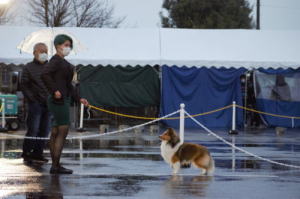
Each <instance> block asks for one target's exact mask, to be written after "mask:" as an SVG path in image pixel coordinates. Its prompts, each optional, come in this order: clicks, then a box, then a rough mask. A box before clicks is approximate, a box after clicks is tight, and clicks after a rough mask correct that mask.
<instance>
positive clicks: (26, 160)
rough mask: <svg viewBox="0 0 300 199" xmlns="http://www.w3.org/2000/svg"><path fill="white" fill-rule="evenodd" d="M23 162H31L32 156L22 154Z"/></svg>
mask: <svg viewBox="0 0 300 199" xmlns="http://www.w3.org/2000/svg"><path fill="white" fill-rule="evenodd" d="M23 162H24V163H26V164H31V163H32V158H31V157H29V156H25V155H23Z"/></svg>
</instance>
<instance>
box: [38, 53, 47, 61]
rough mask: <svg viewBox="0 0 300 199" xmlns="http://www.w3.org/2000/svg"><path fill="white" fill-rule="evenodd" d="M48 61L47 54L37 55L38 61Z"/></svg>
mask: <svg viewBox="0 0 300 199" xmlns="http://www.w3.org/2000/svg"><path fill="white" fill-rule="evenodd" d="M47 60H48V54H47V53H40V54H39V61H40V62H45V61H47Z"/></svg>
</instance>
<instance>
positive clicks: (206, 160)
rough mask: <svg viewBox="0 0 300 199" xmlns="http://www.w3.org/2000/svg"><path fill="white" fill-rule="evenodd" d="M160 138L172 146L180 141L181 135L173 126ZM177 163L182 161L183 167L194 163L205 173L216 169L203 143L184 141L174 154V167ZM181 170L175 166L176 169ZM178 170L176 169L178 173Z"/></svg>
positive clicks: (172, 163)
mask: <svg viewBox="0 0 300 199" xmlns="http://www.w3.org/2000/svg"><path fill="white" fill-rule="evenodd" d="M159 138H160V139H161V140H162V141H166V142H167V144H169V145H170V146H171V147H172V148H174V147H175V146H177V145H178V144H179V143H180V140H179V137H178V136H177V134H176V133H175V131H174V130H173V129H172V128H168V129H167V130H166V131H165V132H164V133H163V134H162V135H161V136H159ZM176 163H180V166H181V167H187V166H190V165H191V164H193V165H194V166H195V167H197V168H199V169H202V170H203V173H205V174H207V173H208V172H209V173H212V172H213V170H214V161H213V159H212V157H211V155H210V153H209V151H208V149H207V148H206V147H204V146H202V145H198V144H192V143H183V144H182V145H180V146H179V148H178V149H177V151H176V152H175V153H174V154H173V155H172V158H171V162H170V164H171V165H172V167H173V168H175V167H176V165H175V164H176ZM176 169H177V170H179V169H178V168H175V170H176ZM176 172H178V171H174V173H176Z"/></svg>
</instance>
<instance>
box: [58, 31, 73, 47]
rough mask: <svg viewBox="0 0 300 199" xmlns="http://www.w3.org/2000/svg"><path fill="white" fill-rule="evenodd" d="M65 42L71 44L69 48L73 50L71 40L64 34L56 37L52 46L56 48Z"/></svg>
mask: <svg viewBox="0 0 300 199" xmlns="http://www.w3.org/2000/svg"><path fill="white" fill-rule="evenodd" d="M66 41H70V42H71V48H73V40H72V38H71V37H70V36H68V35H65V34H60V35H56V37H55V39H54V46H55V47H56V46H57V45H61V44H63V43H65V42H66Z"/></svg>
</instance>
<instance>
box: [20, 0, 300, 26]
mask: <svg viewBox="0 0 300 199" xmlns="http://www.w3.org/2000/svg"><path fill="white" fill-rule="evenodd" d="M17 1H20V2H21V1H25V0H17ZM108 1H109V2H111V3H112V4H114V5H115V15H116V16H126V21H125V23H124V24H123V25H122V27H124V28H155V27H158V26H159V25H160V18H159V12H160V11H161V6H162V2H163V0H108ZM248 1H249V2H250V3H251V5H252V6H254V8H255V6H256V0H248ZM261 4H262V5H261V29H265V30H266V29H268V30H269V29H281V30H282V29H291V30H295V29H296V30H300V20H299V19H300V0H261ZM19 9H21V10H23V13H24V12H25V13H26V11H25V9H24V6H21V8H19ZM20 13H22V11H21V12H20ZM23 15H24V14H23ZM255 15H256V9H254V12H253V16H254V19H255ZM16 24H17V25H26V24H27V22H26V21H25V20H24V17H23V16H22V17H20V18H19V19H18V22H17V23H16Z"/></svg>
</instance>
